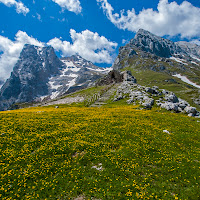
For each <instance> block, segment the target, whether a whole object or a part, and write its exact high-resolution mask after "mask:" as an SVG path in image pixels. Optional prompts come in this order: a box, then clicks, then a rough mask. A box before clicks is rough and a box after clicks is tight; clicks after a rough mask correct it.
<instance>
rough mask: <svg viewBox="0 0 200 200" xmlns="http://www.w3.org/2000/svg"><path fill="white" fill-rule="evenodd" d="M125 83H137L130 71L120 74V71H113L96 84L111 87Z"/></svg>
mask: <svg viewBox="0 0 200 200" xmlns="http://www.w3.org/2000/svg"><path fill="white" fill-rule="evenodd" d="M123 81H131V82H133V83H136V79H135V78H134V77H133V76H132V74H131V72H130V71H123V72H120V71H118V70H112V71H110V72H109V73H108V74H107V75H106V76H105V77H103V78H101V79H99V80H98V81H97V82H96V85H97V86H101V85H110V84H114V83H121V82H123Z"/></svg>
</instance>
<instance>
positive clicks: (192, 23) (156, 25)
mask: <svg viewBox="0 0 200 200" xmlns="http://www.w3.org/2000/svg"><path fill="white" fill-rule="evenodd" d="M97 2H98V3H99V4H100V6H101V7H102V9H103V10H104V12H105V13H106V15H107V18H108V19H109V20H110V21H111V22H112V23H113V24H114V25H115V26H117V27H118V28H119V29H123V30H129V31H132V32H136V31H138V29H140V28H143V29H145V30H148V31H150V32H152V33H154V34H156V35H159V36H164V35H169V36H175V35H178V34H180V36H181V37H182V38H192V37H196V36H200V23H199V19H200V8H198V7H195V6H193V5H192V4H191V3H189V2H187V1H184V2H182V3H181V4H180V5H179V4H177V3H176V2H175V1H174V2H171V3H169V2H168V0H160V1H159V3H158V6H157V10H153V9H152V8H149V9H143V10H142V11H140V13H139V14H136V12H135V9H134V8H133V9H132V10H128V11H126V12H125V11H124V10H121V12H120V13H114V8H113V7H112V5H111V4H110V3H108V1H107V0H97Z"/></svg>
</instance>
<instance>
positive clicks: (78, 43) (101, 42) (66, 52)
mask: <svg viewBox="0 0 200 200" xmlns="http://www.w3.org/2000/svg"><path fill="white" fill-rule="evenodd" d="M70 35H71V38H72V43H70V42H68V41H62V40H60V39H59V38H54V39H52V40H50V41H49V42H48V43H47V44H48V45H51V46H52V47H54V48H55V50H57V51H61V52H62V55H63V56H71V55H74V54H79V55H80V56H82V57H83V58H85V59H87V60H89V61H92V62H95V63H108V64H110V63H112V62H113V55H112V54H113V52H114V51H115V49H116V47H117V45H118V44H117V43H115V42H111V41H109V40H108V39H107V38H105V37H104V36H99V34H98V33H94V32H91V31H89V30H85V31H82V32H81V33H77V32H76V31H75V30H73V29H71V30H70Z"/></svg>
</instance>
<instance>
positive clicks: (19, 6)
mask: <svg viewBox="0 0 200 200" xmlns="http://www.w3.org/2000/svg"><path fill="white" fill-rule="evenodd" d="M0 3H3V4H4V5H6V6H8V7H12V6H14V7H16V11H17V13H19V14H20V13H22V14H24V15H26V14H27V13H28V12H29V11H30V10H29V9H28V8H27V7H26V6H25V5H24V4H23V3H22V2H21V1H15V0H0Z"/></svg>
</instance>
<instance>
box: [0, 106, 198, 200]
mask: <svg viewBox="0 0 200 200" xmlns="http://www.w3.org/2000/svg"><path fill="white" fill-rule="evenodd" d="M0 130H1V131H0V139H1V143H0V165H1V167H0V176H1V179H0V198H1V199H4V200H5V199H6V200H7V199H20V200H23V199H34V200H35V199H48V200H49V199H50V200H53V199H60V200H64V199H73V198H75V197H78V196H79V195H82V196H84V197H85V198H86V199H119V200H123V199H124V200H127V199H166V200H169V199H182V200H185V199H188V200H198V199H200V170H199V169H200V148H199V147H200V136H199V133H200V125H199V121H198V119H195V118H189V117H187V116H185V115H182V114H173V113H170V112H162V111H160V110H156V109H155V110H152V111H150V110H146V111H145V110H138V109H137V106H130V105H129V106H116V107H114V106H113V107H112V108H106V107H101V108H84V107H82V108H81V107H64V105H63V106H62V108H61V107H60V108H58V109H55V108H54V107H45V108H44V107H40V108H29V109H22V110H15V111H7V112H1V113H0Z"/></svg>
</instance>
